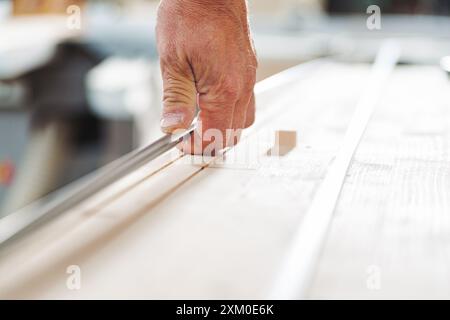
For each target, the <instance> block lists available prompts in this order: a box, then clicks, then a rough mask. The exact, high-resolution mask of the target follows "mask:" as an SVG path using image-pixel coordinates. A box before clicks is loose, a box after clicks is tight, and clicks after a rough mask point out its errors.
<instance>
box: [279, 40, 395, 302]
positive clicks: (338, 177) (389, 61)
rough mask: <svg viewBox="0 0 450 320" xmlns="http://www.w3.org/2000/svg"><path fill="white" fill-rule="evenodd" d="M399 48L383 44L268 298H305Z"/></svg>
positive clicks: (389, 42) (391, 42)
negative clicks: (341, 193) (341, 140)
mask: <svg viewBox="0 0 450 320" xmlns="http://www.w3.org/2000/svg"><path fill="white" fill-rule="evenodd" d="M399 56H400V48H399V46H398V44H397V43H396V42H394V41H393V40H387V41H386V42H385V43H383V44H382V46H381V48H380V50H379V52H378V54H377V57H376V59H375V62H374V64H373V67H372V71H371V74H370V77H369V79H368V83H367V86H366V87H365V90H364V92H363V94H362V95H361V97H360V99H359V101H358V103H357V106H356V109H355V112H354V114H353V117H352V120H351V121H350V124H349V126H348V128H347V132H346V134H345V138H344V141H343V144H342V147H341V148H340V150H339V152H338V154H337V156H336V158H335V160H334V161H333V163H332V164H331V165H330V167H329V169H328V173H327V175H326V176H325V179H324V181H323V182H322V184H321V185H320V187H319V189H318V191H317V192H316V194H315V196H314V199H313V201H312V203H311V205H310V207H309V209H308V211H307V213H306V215H305V217H304V219H303V220H302V221H301V224H300V226H299V228H298V230H297V231H296V233H295V235H294V240H293V242H292V245H291V246H290V248H289V249H288V252H287V256H286V258H285V260H284V261H283V262H282V266H281V269H280V271H279V273H278V275H277V277H276V280H275V283H274V286H273V288H272V289H271V292H270V298H271V299H305V298H306V295H307V291H308V289H309V286H310V284H311V281H312V280H313V276H314V273H315V270H316V266H317V264H318V261H319V258H320V254H321V251H322V248H323V245H324V243H325V240H326V236H327V233H328V229H329V226H330V223H331V220H332V217H333V213H334V210H335V207H336V204H337V201H338V199H339V195H340V192H341V189H342V186H343V184H344V180H345V176H346V174H347V170H348V168H349V166H350V163H351V161H352V159H353V155H354V154H355V151H356V149H357V147H358V145H359V143H360V141H361V138H362V136H363V135H364V132H365V129H366V127H367V124H368V123H369V120H370V118H371V116H372V114H373V111H374V109H375V107H376V105H377V104H378V102H379V100H380V96H381V90H382V89H383V86H384V83H385V81H386V80H387V79H388V77H389V75H390V74H391V72H392V71H393V70H394V68H395V66H396V64H397V61H398V59H399Z"/></svg>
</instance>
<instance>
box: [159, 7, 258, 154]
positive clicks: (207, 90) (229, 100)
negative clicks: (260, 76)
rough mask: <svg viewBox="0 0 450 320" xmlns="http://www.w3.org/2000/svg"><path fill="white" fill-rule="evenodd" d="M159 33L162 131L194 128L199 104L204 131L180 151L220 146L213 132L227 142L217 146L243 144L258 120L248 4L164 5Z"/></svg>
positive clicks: (253, 54)
mask: <svg viewBox="0 0 450 320" xmlns="http://www.w3.org/2000/svg"><path fill="white" fill-rule="evenodd" d="M156 33H157V44H158V51H159V54H160V63H161V72H162V77H163V87H164V94H163V118H162V121H161V127H162V130H163V131H164V132H167V133H172V132H174V131H176V130H177V129H185V128H188V127H189V126H190V125H191V123H192V121H193V119H194V116H195V113H196V105H197V103H198V106H199V109H200V114H199V123H200V124H201V125H200V127H201V129H202V131H197V132H196V134H194V135H193V137H195V139H190V140H189V141H185V142H184V143H182V144H181V146H180V148H181V149H182V150H183V151H184V152H186V153H196V154H198V153H205V149H207V146H208V145H211V144H212V142H214V143H217V142H220V141H216V140H217V136H214V138H212V137H211V135H208V134H205V133H206V132H207V131H208V130H209V129H216V131H219V133H221V134H222V137H223V138H224V141H222V142H220V143H219V144H218V145H217V144H216V146H217V147H218V146H219V145H220V146H223V147H225V146H230V145H233V144H235V143H237V141H238V140H239V138H238V137H239V136H240V132H241V130H242V129H244V128H247V127H249V126H251V125H252V124H253V122H254V119H255V97H254V94H253V88H254V85H255V78H256V68H257V59H256V54H255V50H254V46H253V42H252V39H251V35H250V29H249V24H248V18H247V6H246V2H245V0H162V1H161V3H160V6H159V10H158V22H157V27H156ZM230 129H233V130H234V131H233V134H232V135H230V134H229V132H228V138H227V130H228V131H230ZM218 148H220V147H218ZM209 151H211V150H210V149H209Z"/></svg>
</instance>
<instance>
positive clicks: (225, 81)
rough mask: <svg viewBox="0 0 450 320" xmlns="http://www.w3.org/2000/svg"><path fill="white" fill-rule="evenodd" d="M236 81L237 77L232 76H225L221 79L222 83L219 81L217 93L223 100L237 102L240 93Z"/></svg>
mask: <svg viewBox="0 0 450 320" xmlns="http://www.w3.org/2000/svg"><path fill="white" fill-rule="evenodd" d="M238 79H239V76H234V75H225V76H224V77H222V81H220V84H219V85H220V89H219V92H220V93H221V94H222V95H223V97H224V99H226V100H228V101H229V100H233V101H236V100H238V98H239V94H240V91H241V88H240V85H239V81H238Z"/></svg>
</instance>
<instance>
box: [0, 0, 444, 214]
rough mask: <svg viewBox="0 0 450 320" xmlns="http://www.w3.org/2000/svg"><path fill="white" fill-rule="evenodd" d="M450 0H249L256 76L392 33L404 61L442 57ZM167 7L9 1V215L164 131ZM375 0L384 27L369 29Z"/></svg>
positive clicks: (113, 0)
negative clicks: (161, 41) (159, 10)
mask: <svg viewBox="0 0 450 320" xmlns="http://www.w3.org/2000/svg"><path fill="white" fill-rule="evenodd" d="M449 2H450V0H435V1H419V0H417V1H401V0H395V1H381V0H380V1H370V3H368V2H366V1H350V0H345V1H337V0H336V1H335V0H328V1H325V0H284V1H269V0H250V1H249V4H250V7H251V10H250V12H251V15H250V19H251V21H252V29H253V33H254V38H255V45H256V49H257V52H258V57H259V62H260V64H259V65H260V67H259V70H258V80H261V79H264V78H266V77H267V76H270V75H272V74H275V73H278V72H280V71H281V70H283V69H286V68H288V67H291V66H294V65H297V64H299V63H302V62H305V61H308V60H311V59H315V58H318V57H325V56H333V57H335V58H337V59H340V60H345V61H347V62H369V61H371V60H372V59H373V57H374V54H375V52H376V50H377V49H378V48H379V45H380V43H381V41H382V40H383V39H385V38H387V37H395V38H396V39H398V41H399V43H400V44H401V45H402V48H403V55H402V61H401V62H402V63H404V64H438V63H439V61H440V60H441V58H442V57H443V56H446V55H448V54H449V53H450V41H449V40H450V19H449V18H448V16H445V15H448V12H449ZM157 3H158V1H144V0H130V1H119V0H110V1H87V0H86V1H81V0H33V1H27V0H14V1H11V0H0V216H2V215H6V214H8V213H10V212H12V211H14V210H15V209H17V208H20V207H22V206H24V205H25V204H27V203H29V202H30V201H32V200H34V199H37V198H40V197H42V196H43V195H46V194H47V193H49V192H51V191H52V190H55V189H58V188H59V187H61V186H63V185H65V184H67V183H68V182H70V181H73V180H75V179H77V178H78V177H81V176H82V175H84V174H86V173H88V172H91V171H93V170H94V169H96V168H98V167H100V166H102V165H104V164H106V163H108V162H110V161H111V160H113V159H115V158H117V157H119V156H121V155H123V154H124V153H126V152H128V151H130V150H131V149H133V148H135V147H136V146H138V145H142V144H145V143H146V142H148V141H151V140H155V139H156V138H157V137H158V136H159V135H160V134H161V133H160V131H159V117H160V111H161V110H160V108H161V103H160V101H161V79H160V75H159V67H158V56H157V52H156V45H155V37H154V32H153V30H154V27H155V24H156V7H157ZM370 4H378V5H379V6H380V7H381V9H382V12H383V17H382V29H381V30H376V31H371V30H368V29H367V26H366V20H367V14H366V8H367V6H368V5H370ZM70 5H77V6H79V7H80V8H81V9H82V10H83V11H82V15H81V26H82V27H81V30H77V29H75V30H72V29H71V28H69V27H68V25H67V18H68V17H69V16H70V14H71V13H70V12H69V13H68V12H67V8H68V6H70ZM405 13H406V14H405Z"/></svg>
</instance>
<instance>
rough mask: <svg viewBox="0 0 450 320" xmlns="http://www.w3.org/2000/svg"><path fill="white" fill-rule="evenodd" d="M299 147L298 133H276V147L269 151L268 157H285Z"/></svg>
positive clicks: (282, 131)
mask: <svg viewBox="0 0 450 320" xmlns="http://www.w3.org/2000/svg"><path fill="white" fill-rule="evenodd" d="M296 146H297V131H285V130H279V131H276V132H275V145H274V146H273V147H272V148H271V149H270V150H269V151H267V155H268V156H276V157H283V156H285V155H286V154H288V153H289V152H290V151H291V150H292V149H294V148H295V147H296Z"/></svg>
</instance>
